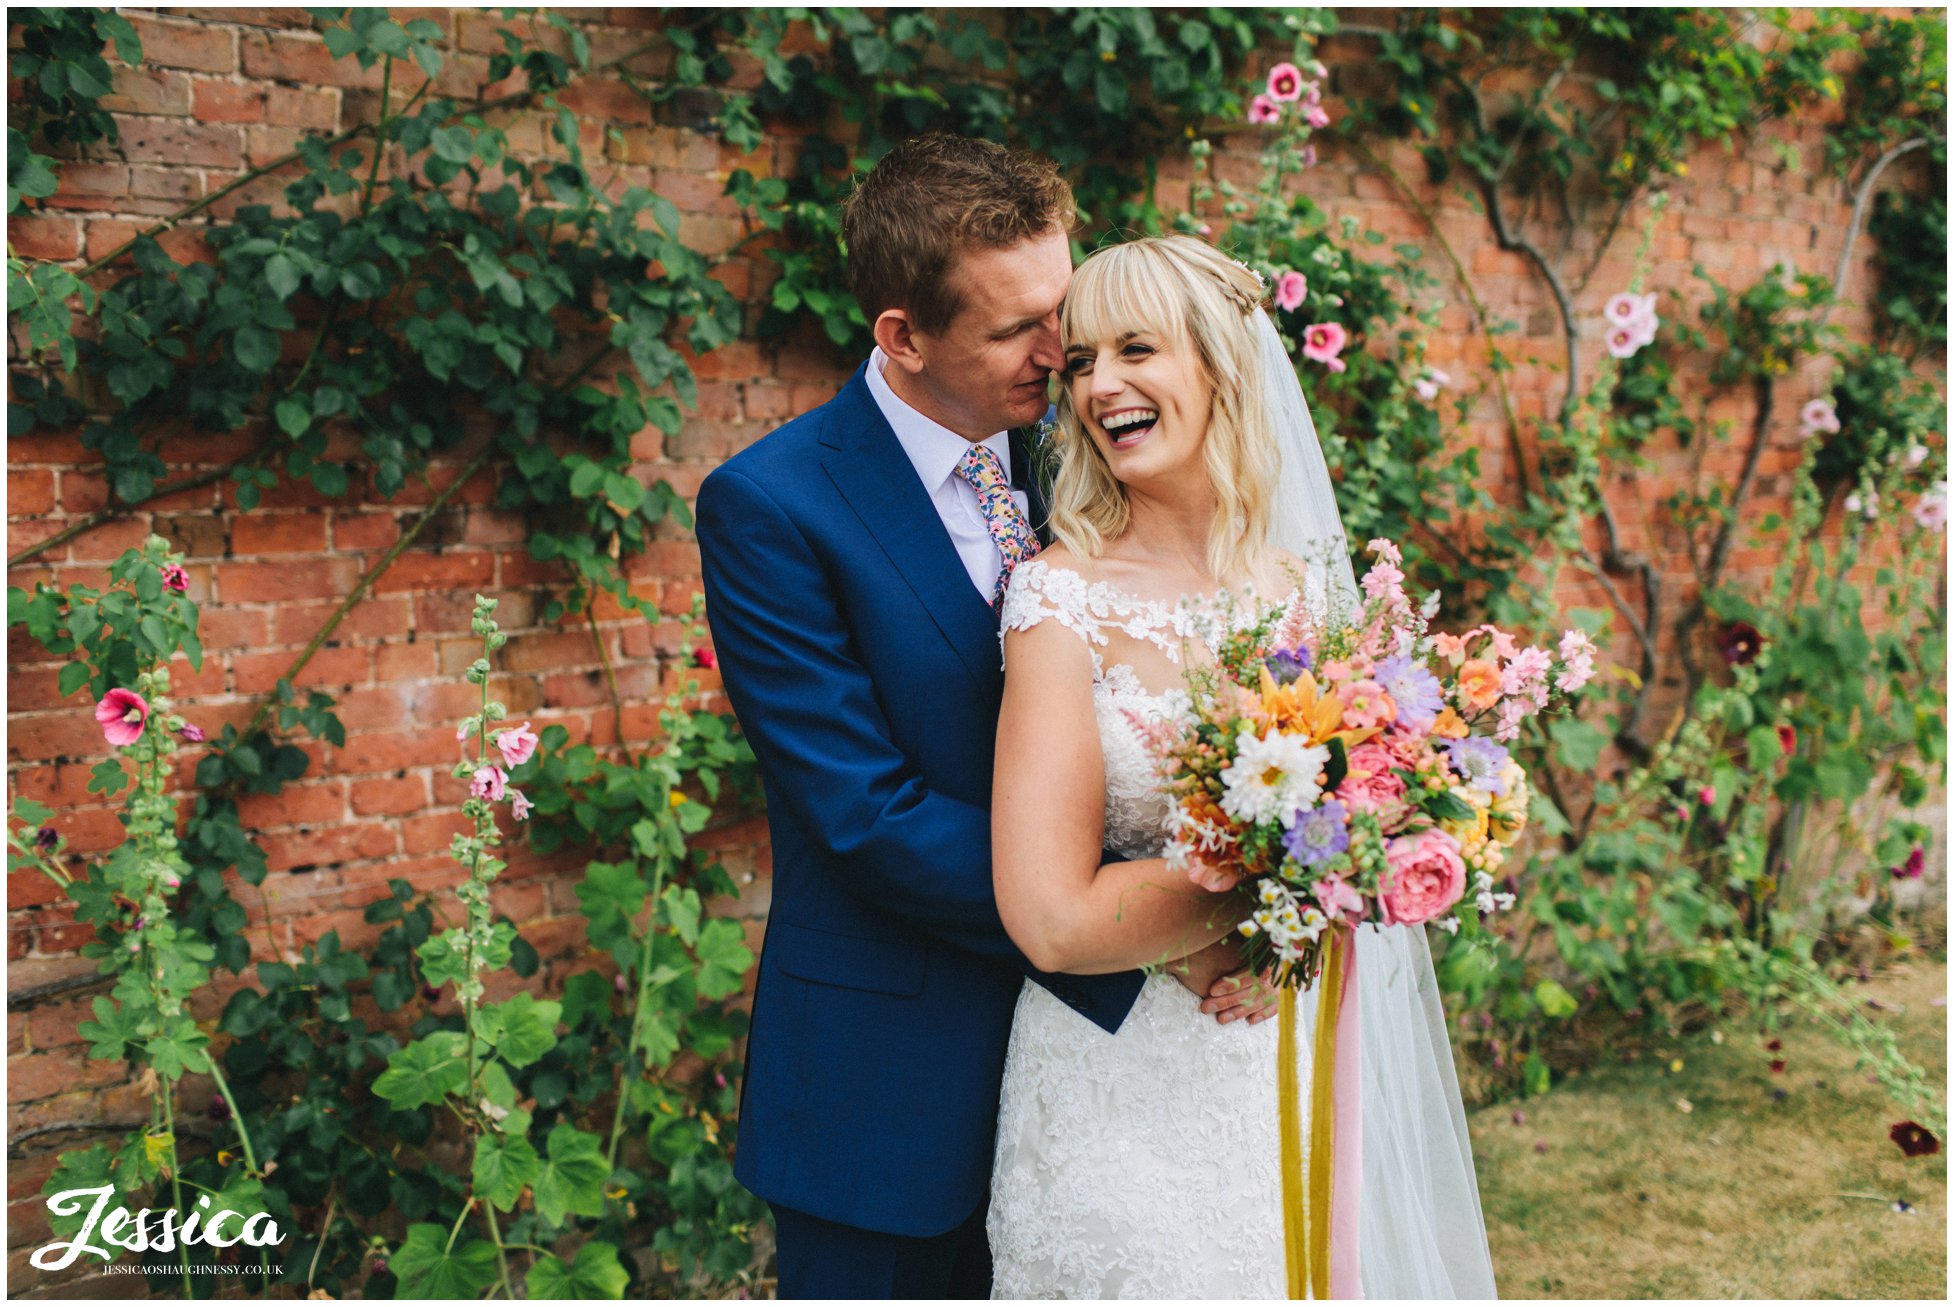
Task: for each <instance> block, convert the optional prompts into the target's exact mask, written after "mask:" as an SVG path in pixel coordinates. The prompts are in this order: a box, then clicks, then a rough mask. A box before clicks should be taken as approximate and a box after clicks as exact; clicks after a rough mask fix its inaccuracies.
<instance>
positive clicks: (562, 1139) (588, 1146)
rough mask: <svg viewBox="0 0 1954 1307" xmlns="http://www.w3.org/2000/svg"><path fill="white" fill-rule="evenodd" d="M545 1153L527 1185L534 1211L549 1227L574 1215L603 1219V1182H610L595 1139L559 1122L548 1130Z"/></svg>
mask: <svg viewBox="0 0 1954 1307" xmlns="http://www.w3.org/2000/svg"><path fill="white" fill-rule="evenodd" d="M548 1152H549V1158H548V1160H547V1161H545V1162H544V1163H543V1165H542V1168H541V1169H540V1170H539V1171H538V1172H537V1175H536V1179H535V1181H534V1182H533V1183H532V1184H531V1186H530V1188H531V1190H532V1191H533V1192H534V1193H535V1196H536V1211H537V1212H538V1213H539V1214H540V1215H541V1216H542V1218H543V1219H544V1220H545V1221H547V1222H548V1223H549V1224H551V1225H561V1224H563V1218H564V1217H565V1216H568V1215H571V1214H573V1213H574V1214H575V1215H577V1216H602V1215H603V1214H604V1181H606V1180H608V1179H610V1175H611V1168H610V1166H609V1165H608V1164H607V1163H606V1162H605V1161H604V1153H603V1148H602V1145H601V1142H600V1141H599V1140H598V1138H597V1136H596V1135H593V1134H588V1133H586V1132H584V1131H582V1130H579V1129H577V1128H576V1127H575V1126H573V1125H571V1124H570V1123H569V1122H567V1121H560V1122H558V1123H557V1125H556V1128H555V1129H553V1130H551V1131H550V1138H549V1146H548Z"/></svg>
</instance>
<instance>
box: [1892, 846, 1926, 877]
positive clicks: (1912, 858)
mask: <svg viewBox="0 0 1954 1307" xmlns="http://www.w3.org/2000/svg"><path fill="white" fill-rule="evenodd" d="M1926 869H1927V851H1926V850H1925V849H1923V848H1921V847H1920V846H1919V845H1918V844H1916V845H1914V846H1913V852H1911V853H1909V854H1907V860H1906V861H1905V862H1902V863H1901V864H1900V865H1899V866H1897V867H1895V868H1893V879H1894V880H1918V879H1920V873H1921V872H1923V871H1925V870H1926Z"/></svg>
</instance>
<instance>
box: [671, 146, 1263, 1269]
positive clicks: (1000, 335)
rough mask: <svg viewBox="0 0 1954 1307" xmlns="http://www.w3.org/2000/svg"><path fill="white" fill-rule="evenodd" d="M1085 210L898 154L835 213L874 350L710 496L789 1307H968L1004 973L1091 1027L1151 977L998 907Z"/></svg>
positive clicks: (762, 1154)
mask: <svg viewBox="0 0 1954 1307" xmlns="http://www.w3.org/2000/svg"><path fill="white" fill-rule="evenodd" d="M1073 217H1074V213H1073V208H1072V195H1071V191H1070V188H1069V187H1067V185H1066V184H1065V182H1064V180H1063V179H1062V178H1060V177H1059V175H1058V173H1057V170H1056V169H1055V168H1054V167H1053V166H1052V165H1051V164H1050V163H1048V162H1045V161H1043V160H1039V159H1036V158H1033V157H1031V156H1029V155H1025V154H1022V153H1015V152H1011V151H1007V150H1005V149H1004V148H1003V147H1001V146H998V145H994V144H992V143H990V142H986V141H978V140H969V139H965V138H962V137H956V136H945V135H936V136H927V137H921V138H918V139H915V140H911V141H908V142H906V143H904V144H902V145H899V146H897V147H896V149H895V150H893V151H892V152H891V153H890V154H889V155H888V156H887V157H885V158H884V159H883V160H882V161H881V162H880V163H879V164H877V165H876V167H875V169H874V170H873V171H872V172H871V173H870V174H869V175H868V177H866V178H865V179H864V180H863V181H862V182H861V184H860V185H859V187H858V188H857V189H856V191H855V193H854V194H853V196H852V197H851V198H850V199H849V201H848V205H847V209H846V212H845V214H844V219H843V234H844V239H845V240H846V242H847V247H848V252H849V276H850V279H851V282H852V288H853V290H854V292H855V296H856V299H857V300H858V301H859V302H860V304H861V307H862V312H863V313H864V314H865V315H866V316H867V317H868V319H869V321H870V322H871V323H872V324H873V329H874V334H875V341H876V348H875V351H874V352H873V353H872V354H871V355H870V357H869V360H868V362H867V363H866V364H864V365H863V366H862V367H861V368H860V369H859V370H857V372H856V373H855V375H854V377H853V378H852V379H851V380H850V381H849V382H848V383H847V385H845V386H844V387H842V390H841V392H840V394H838V395H837V396H836V397H835V398H834V399H833V400H831V401H829V402H828V403H826V404H823V405H822V406H821V407H819V408H817V409H815V410H814V411H813V412H811V413H807V414H805V415H803V416H802V417H800V418H797V419H796V420H794V421H792V422H789V423H788V424H787V425H786V426H783V427H781V428H780V429H779V430H777V431H775V432H773V433H772V434H770V435H768V436H767V437H766V438H764V439H763V440H761V441H759V442H757V443H756V444H754V445H753V446H752V447H751V448H749V449H747V450H745V451H743V452H742V453H740V454H738V455H736V456H735V457H734V458H732V459H730V460H728V461H727V462H726V464H725V465H724V466H723V467H721V468H719V469H718V470H717V471H715V472H714V473H713V474H712V475H711V476H709V477H707V478H706V481H705V484H704V485H703V486H702V487H701V488H700V490H699V498H698V515H697V516H698V538H699V547H700V553H701V557H702V567H703V572H704V580H705V589H706V598H707V607H706V612H707V616H708V619H709V620H710V622H711V626H712V634H713V643H714V645H715V647H716V649H717V651H718V655H719V661H720V667H721V669H722V671H723V674H724V678H725V685H726V693H727V696H728V698H729V699H730V700H731V702H732V705H733V708H734V710H735V712H736V713H737V714H738V716H739V720H740V723H741V726H742V728H743V729H744V730H745V733H746V736H747V738H748V739H749V740H750V741H751V743H752V745H753V751H754V754H755V755H756V757H757V758H758V759H759V763H760V771H761V776H762V779H763V781H764V783H765V787H766V794H767V804H768V823H769V827H770V829H771V833H772V841H773V861H774V872H773V886H774V889H773V904H772V908H771V912H770V916H769V921H768V926H767V935H766V944H765V947H764V949H763V950H762V953H761V957H760V974H759V980H758V985H757V988H756V991H755V994H754V1001H753V1029H752V1037H751V1040H750V1042H749V1047H748V1057H747V1073H746V1083H745V1086H744V1090H743V1100H742V1103H741V1108H740V1144H739V1157H738V1162H737V1165H736V1167H735V1174H736V1175H737V1176H738V1178H739V1180H740V1181H741V1183H743V1184H745V1185H746V1186H747V1188H749V1189H751V1190H752V1191H753V1192H754V1193H756V1194H758V1195H760V1196H761V1197H762V1198H765V1199H766V1200H767V1202H768V1204H769V1205H770V1206H771V1207H772V1209H773V1214H774V1221H775V1227H776V1229H777V1231H778V1236H779V1239H778V1249H779V1273H780V1296H781V1297H783V1298H892V1297H900V1298H984V1297H988V1296H989V1295H990V1252H989V1247H988V1244H987V1243H986V1240H985V1237H984V1217H985V1211H986V1207H987V1201H988V1197H989V1182H990V1171H991V1155H992V1147H993V1136H994V1131H995V1127H996V1122H997V1108H998V1088H999V1081H1000V1079H1001V1076H1002V1074H1003V1068H1004V1055H1005V1047H1006V1041H1007V1039H1008V1037H1009V1035H1010V1029H1011V1017H1012V1012H1013V1009H1014V1007H1015V1005H1016V999H1017V994H1018V991H1019V988H1020V987H1021V985H1022V983H1023V979H1024V978H1025V977H1027V976H1029V977H1030V978H1031V979H1032V980H1033V981H1035V982H1037V983H1038V984H1040V985H1042V986H1044V987H1045V988H1046V989H1048V990H1049V991H1051V993H1052V994H1054V995H1055V996H1057V997H1058V998H1059V999H1061V1000H1062V1001H1064V1002H1065V1003H1067V1004H1068V1005H1070V1006H1071V1007H1072V1008H1073V1009H1074V1010H1076V1011H1077V1012H1078V1013H1079V1014H1080V1015H1081V1016H1082V1017H1084V1018H1085V1019H1086V1020H1088V1021H1090V1022H1092V1023H1093V1024H1094V1025H1097V1026H1099V1027H1101V1028H1102V1029H1104V1030H1105V1031H1107V1032H1109V1033H1110V1032H1113V1031H1117V1030H1118V1028H1119V1025H1120V1022H1121V1021H1122V1020H1123V1019H1124V1017H1125V1016H1126V1013H1127V1010H1128V1009H1129V1008H1130V1007H1131V1006H1132V1003H1133V1000H1134V998H1135V996H1136V995H1137V994H1138V992H1139V989H1140V985H1141V983H1142V976H1141V975H1140V973H1138V972H1127V973H1124V974H1120V975H1110V976H1070V975H1048V974H1046V973H1043V972H1040V971H1038V970H1036V969H1034V968H1033V967H1032V966H1031V965H1030V963H1028V962H1027V961H1026V960H1025V958H1024V956H1023V955H1022V954H1021V953H1019V951H1018V950H1017V948H1016V947H1015V946H1014V945H1013V944H1012V943H1011V940H1010V938H1009V937H1008V936H1007V935H1006V934H1005V931H1004V927H1003V925H1002V924H1001V923H1000V921H999V919H998V913H997V905H996V903H995V901H994V899H993V897H992V889H991V840H990V802H991V780H992V775H991V773H992V762H993V746H994V742H995V737H996V731H997V715H998V706H999V702H1000V698H1001V695H1002V693H1003V684H1004V678H1003V672H1002V670H1001V666H1000V664H1001V657H1000V652H999V644H998V634H997V617H996V613H995V610H994V607H993V602H994V600H995V598H996V597H997V596H998V595H1000V594H1001V593H1002V591H1003V585H1004V582H1005V580H1006V578H1007V577H1008V575H1009V569H1010V567H1011V566H1012V565H1014V564H1015V563H1016V562H1017V561H1020V560H1021V559H1022V558H1024V557H1028V556H1029V555H1030V554H1031V553H1035V552H1036V549H1037V541H1036V540H1035V539H1034V538H1033V537H1032V533H1031V530H1030V527H1029V524H1030V523H1032V522H1039V521H1042V520H1043V518H1044V504H1043V502H1042V494H1041V491H1040V487H1039V486H1038V484H1037V482H1036V479H1035V478H1033V477H1031V476H1030V475H1029V473H1030V468H1029V466H1028V464H1029V449H1028V447H1027V445H1026V443H1025V439H1024V436H1023V434H1022V431H1021V429H1022V428H1024V427H1025V426H1026V425H1027V424H1030V423H1033V422H1035V421H1037V420H1038V419H1039V418H1041V417H1043V416H1044V414H1045V413H1046V411H1047V394H1046V391H1047V379H1048V377H1049V376H1050V374H1051V373H1052V372H1053V371H1054V370H1055V369H1057V368H1059V367H1060V366H1061V365H1062V361H1063V355H1062V353H1061V350H1060V343H1059V338H1058V310H1059V305H1060V303H1061V302H1062V301H1063V300H1064V298H1065V290H1066V286H1067V284H1068V282H1069V281H1070V280H1071V249H1070V244H1069V242H1068V240H1067V236H1066V233H1067V231H1068V230H1069V228H1070V226H1071V223H1072V221H1073ZM1213 969H1214V970H1220V969H1222V968H1219V967H1216V968H1213ZM1230 969H1232V968H1230ZM1209 979H1210V980H1211V979H1212V976H1210V977H1209ZM1224 984H1226V982H1224ZM1190 987H1192V985H1190ZM1197 992H1205V984H1203V986H1202V989H1201V990H1199V991H1197ZM1236 1001H1237V1000H1236V999H1235V998H1233V997H1232V996H1230V997H1224V998H1218V999H1212V1000H1210V1003H1209V1004H1208V1005H1207V1006H1208V1007H1209V1009H1210V1010H1216V1009H1220V1008H1231V1007H1232V1006H1233V1005H1234V1004H1235V1003H1236ZM1243 1014H1244V1013H1243V1012H1232V1013H1229V1015H1243Z"/></svg>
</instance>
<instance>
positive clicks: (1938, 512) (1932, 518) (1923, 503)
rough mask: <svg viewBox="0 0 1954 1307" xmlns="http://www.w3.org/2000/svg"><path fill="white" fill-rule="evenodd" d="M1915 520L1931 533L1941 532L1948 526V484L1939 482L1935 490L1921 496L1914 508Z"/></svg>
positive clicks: (1936, 483)
mask: <svg viewBox="0 0 1954 1307" xmlns="http://www.w3.org/2000/svg"><path fill="white" fill-rule="evenodd" d="M1913 520H1914V521H1915V522H1916V523H1918V524H1919V525H1920V526H1922V527H1924V528H1926V529H1927V530H1929V531H1939V530H1942V529H1943V528H1945V527H1946V526H1947V483H1946V482H1945V481H1937V482H1935V483H1934V488H1933V489H1932V490H1929V491H1928V492H1927V493H1926V494H1924V495H1922V496H1920V501H1919V502H1918V503H1916V504H1915V505H1914V506H1913Z"/></svg>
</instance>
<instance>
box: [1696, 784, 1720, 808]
mask: <svg viewBox="0 0 1954 1307" xmlns="http://www.w3.org/2000/svg"><path fill="white" fill-rule="evenodd" d="M1696 801H1697V802H1698V803H1700V804H1702V805H1703V806H1704V807H1706V808H1707V807H1709V806H1710V805H1711V804H1713V803H1715V802H1716V801H1717V787H1716V786H1714V785H1705V786H1704V787H1703V788H1702V789H1700V790H1698V791H1697V792H1696Z"/></svg>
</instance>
